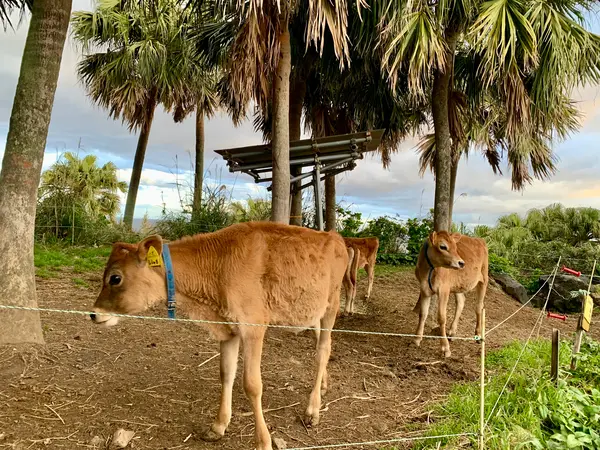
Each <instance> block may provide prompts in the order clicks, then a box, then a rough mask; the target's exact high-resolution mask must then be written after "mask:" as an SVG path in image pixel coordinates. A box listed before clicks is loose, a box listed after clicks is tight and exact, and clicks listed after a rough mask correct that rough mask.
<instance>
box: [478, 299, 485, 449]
mask: <svg viewBox="0 0 600 450" xmlns="http://www.w3.org/2000/svg"><path fill="white" fill-rule="evenodd" d="M479 387H480V392H479V450H483V449H484V447H485V440H484V428H485V308H483V309H482V310H481V374H480V381H479Z"/></svg>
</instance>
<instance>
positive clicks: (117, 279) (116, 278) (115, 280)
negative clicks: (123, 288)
mask: <svg viewBox="0 0 600 450" xmlns="http://www.w3.org/2000/svg"><path fill="white" fill-rule="evenodd" d="M108 284H110V285H111V286H118V285H119V284H121V275H111V276H110V278H109V279H108Z"/></svg>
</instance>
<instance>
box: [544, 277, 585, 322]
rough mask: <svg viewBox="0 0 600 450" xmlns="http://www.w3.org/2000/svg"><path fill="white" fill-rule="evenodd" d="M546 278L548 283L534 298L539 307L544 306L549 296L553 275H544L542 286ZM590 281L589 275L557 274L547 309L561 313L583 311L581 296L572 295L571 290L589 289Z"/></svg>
mask: <svg viewBox="0 0 600 450" xmlns="http://www.w3.org/2000/svg"><path fill="white" fill-rule="evenodd" d="M549 278H550V279H549ZM548 279H549V280H548ZM546 280H548V283H547V284H546V285H544V287H543V288H542V290H541V291H540V293H539V294H538V295H537V296H536V298H535V300H534V301H535V304H536V306H537V307H539V308H541V307H542V306H544V303H545V302H546V298H547V297H548V289H549V288H550V283H551V282H552V278H551V275H542V276H541V277H540V279H539V283H540V286H542V285H543V284H544V283H545V282H546ZM586 280H587V281H586ZM588 283H589V278H588V277H583V276H582V277H576V276H573V275H567V274H562V273H561V274H557V275H556V278H555V280H554V286H553V289H552V292H551V294H550V298H549V299H548V306H547V307H546V309H549V310H552V311H557V312H561V313H579V312H581V296H577V297H571V292H573V291H579V290H584V291H587V288H588Z"/></svg>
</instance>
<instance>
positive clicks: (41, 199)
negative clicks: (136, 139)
mask: <svg viewBox="0 0 600 450" xmlns="http://www.w3.org/2000/svg"><path fill="white" fill-rule="evenodd" d="M126 191H127V184H126V183H124V182H119V181H118V179H117V168H116V166H115V165H114V164H113V163H110V162H109V163H106V164H104V165H103V166H102V167H100V166H98V165H97V158H96V156H94V155H86V156H85V157H83V158H80V157H79V156H77V155H75V154H74V153H71V152H66V153H64V154H62V155H61V157H60V158H59V160H58V161H57V162H56V163H54V164H53V165H52V167H51V168H50V169H48V170H46V171H45V172H44V173H43V174H42V183H41V186H40V188H39V189H38V206H37V213H36V221H35V222H36V223H35V226H36V238H37V239H38V240H42V241H49V240H58V239H69V240H70V241H71V242H72V243H76V242H77V243H81V244H83V243H89V244H95V243H97V242H96V240H97V239H98V233H99V232H100V231H102V230H103V229H104V231H107V229H108V226H109V224H112V225H115V226H116V215H117V213H118V211H119V206H120V199H119V195H118V194H119V193H124V192H126ZM113 234H114V233H113Z"/></svg>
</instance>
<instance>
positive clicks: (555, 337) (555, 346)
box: [550, 328, 560, 384]
mask: <svg viewBox="0 0 600 450" xmlns="http://www.w3.org/2000/svg"><path fill="white" fill-rule="evenodd" d="M559 348H560V330H557V329H556V328H553V329H552V359H551V361H550V379H551V380H552V381H556V383H557V384H558V366H559V364H558V363H559Z"/></svg>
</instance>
